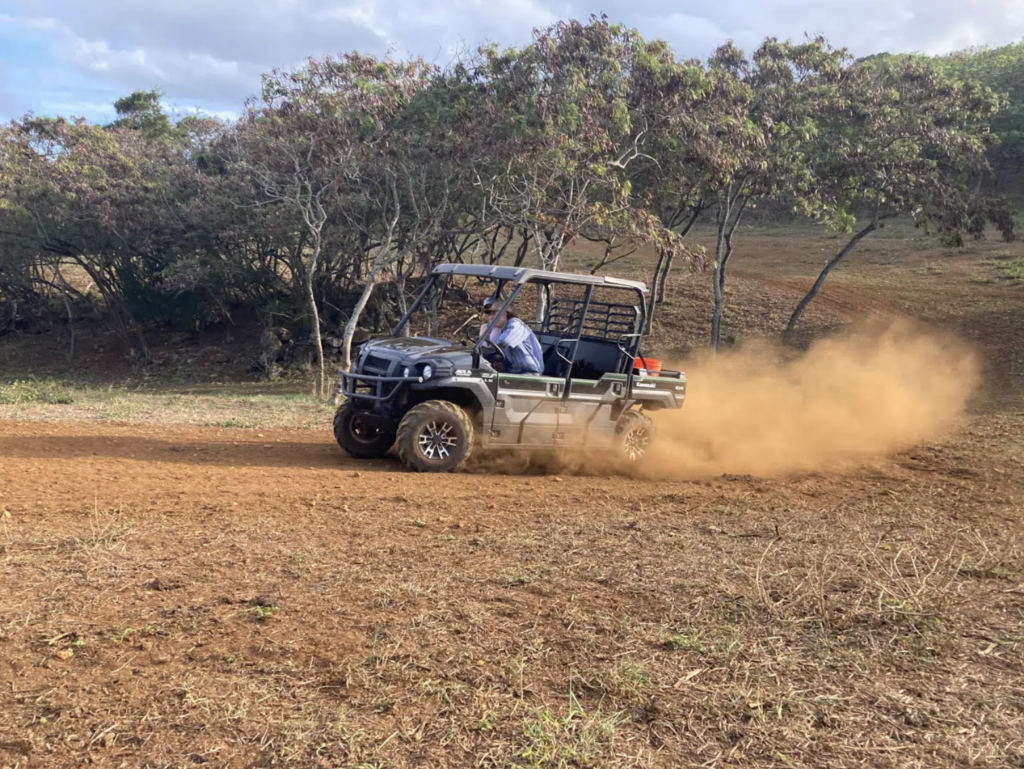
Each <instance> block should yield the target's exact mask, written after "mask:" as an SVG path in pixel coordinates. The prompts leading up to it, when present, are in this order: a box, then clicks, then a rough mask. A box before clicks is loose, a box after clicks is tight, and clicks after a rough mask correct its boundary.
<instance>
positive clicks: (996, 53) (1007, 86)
mask: <svg viewBox="0 0 1024 769" xmlns="http://www.w3.org/2000/svg"><path fill="white" fill-rule="evenodd" d="M934 63H935V65H936V66H937V67H938V68H939V70H940V71H941V72H943V73H944V74H946V75H947V76H950V77H953V78H957V79H960V80H973V81H975V82H977V83H979V84H981V85H985V86H988V87H989V88H991V89H992V90H993V91H995V92H996V93H997V94H1000V95H1004V96H1005V97H1006V100H1005V101H1004V102H1003V103H1002V105H1001V107H1000V109H999V110H998V111H997V112H995V113H994V114H992V116H991V117H989V118H988V120H987V123H988V126H989V128H990V129H991V131H992V136H993V137H994V139H995V141H994V142H993V143H992V144H991V145H990V146H989V149H988V158H989V163H990V166H991V168H992V170H993V171H994V176H995V179H994V181H995V187H996V188H997V189H998V188H999V187H1001V186H1002V185H1003V183H1004V180H1005V179H1006V177H1007V176H1008V175H1010V174H1017V173H1020V171H1021V170H1022V169H1024V42H1018V43H1010V44H1009V45H1004V46H1002V47H998V48H988V47H976V48H968V49H967V50H964V51H959V52H957V53H952V54H949V55H948V56H941V57H938V58H936V59H935V60H934Z"/></svg>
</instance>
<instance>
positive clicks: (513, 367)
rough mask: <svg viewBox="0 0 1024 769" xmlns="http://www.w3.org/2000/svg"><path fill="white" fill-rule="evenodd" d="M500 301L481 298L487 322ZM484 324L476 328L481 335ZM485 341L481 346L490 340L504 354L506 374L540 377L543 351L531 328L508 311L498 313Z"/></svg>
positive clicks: (498, 308) (493, 314) (496, 311)
mask: <svg viewBox="0 0 1024 769" xmlns="http://www.w3.org/2000/svg"><path fill="white" fill-rule="evenodd" d="M501 304H502V303H501V302H500V301H498V300H495V299H494V298H493V297H488V298H487V299H484V313H486V315H487V323H490V322H491V319H492V318H494V316H495V315H497V313H498V310H500V309H501ZM487 323H485V324H484V325H483V326H481V327H480V333H481V334H483V332H484V330H485V329H486V328H487ZM489 340H490V341H489V342H484V346H490V344H491V343H493V344H495V345H497V346H498V347H500V348H501V350H502V352H503V353H504V354H505V364H506V369H507V371H506V373H508V374H523V375H526V376H540V375H541V374H543V373H544V351H543V350H541V347H540V342H538V341H537V337H536V335H534V333H533V329H531V328H530V327H529V326H527V325H526V324H525V323H523V321H521V320H519V318H518V317H517V316H516V314H515V313H514V312H512V311H511V310H507V311H506V312H504V313H502V314H501V316H500V317H499V318H498V320H497V321H496V322H495V324H494V328H493V329H491V334H490V337H489Z"/></svg>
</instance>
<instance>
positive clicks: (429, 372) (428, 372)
mask: <svg viewBox="0 0 1024 769" xmlns="http://www.w3.org/2000/svg"><path fill="white" fill-rule="evenodd" d="M432 376H434V367H433V366H431V365H430V364H429V363H428V364H427V365H426V366H424V367H423V378H424V379H430V377H432Z"/></svg>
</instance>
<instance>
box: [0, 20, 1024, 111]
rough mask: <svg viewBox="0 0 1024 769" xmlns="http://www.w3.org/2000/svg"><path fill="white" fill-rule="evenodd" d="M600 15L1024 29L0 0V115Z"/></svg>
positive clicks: (698, 42)
mask: <svg viewBox="0 0 1024 769" xmlns="http://www.w3.org/2000/svg"><path fill="white" fill-rule="evenodd" d="M600 13H605V14H607V16H608V18H609V19H610V20H611V21H615V22H621V23H624V24H627V25H629V26H631V27H635V28H636V29H638V30H640V32H641V33H642V34H643V35H644V36H645V37H647V38H661V39H664V40H667V41H668V42H669V43H670V44H671V45H672V47H673V48H674V49H675V50H676V52H677V53H678V54H679V55H680V56H681V57H691V56H697V57H704V56H706V55H707V54H709V53H710V52H711V51H713V50H714V49H715V48H716V47H717V46H718V45H720V44H721V43H724V42H725V41H727V40H733V41H734V42H736V43H737V44H738V45H740V46H741V47H743V48H745V49H747V50H750V49H752V48H754V47H756V46H757V44H758V43H759V42H760V41H761V40H763V39H764V38H765V37H766V36H776V37H780V38H783V39H787V38H789V39H794V40H799V39H802V38H803V37H804V35H805V34H810V35H816V34H823V35H825V37H827V38H828V39H829V41H830V42H832V43H833V44H834V45H837V46H843V47H847V48H849V49H850V50H851V52H852V53H854V54H855V55H858V56H863V55H867V54H871V53H879V52H882V51H889V52H896V51H918V52H924V53H946V52H949V51H954V50H959V49H962V48H965V47H968V46H973V45H1002V44H1005V43H1009V42H1016V41H1019V40H1021V39H1022V38H1024V0H856V2H853V1H848V0H712V2H708V0H601V4H593V3H592V2H578V1H577V0H564V1H559V0H0V120H3V121H6V120H10V119H12V118H15V117H20V116H21V115H23V114H24V113H26V112H28V111H32V112H34V113H35V114H37V115H58V114H59V115H66V116H80V117H86V118H88V119H90V120H93V121H100V122H102V121H107V120H109V119H111V117H112V116H113V107H112V106H111V105H112V103H113V102H114V101H115V100H116V99H117V98H118V97H120V96H123V95H125V94H127V93H130V92H131V91H133V90H149V89H152V88H158V89H160V90H161V91H163V92H164V93H165V103H166V105H167V106H168V107H169V108H170V109H171V110H173V111H174V112H176V113H177V114H184V113H188V112H203V113H205V114H210V115H217V116H221V117H227V118H230V117H231V116H233V115H236V114H237V113H239V112H240V111H241V110H242V108H243V105H244V102H245V99H246V98H247V97H248V96H250V95H252V94H254V93H256V92H257V91H258V89H259V86H260V75H261V74H262V73H264V72H267V71H269V70H271V69H274V68H275V67H281V68H290V67H295V66H297V65H300V64H301V63H302V62H303V61H305V60H306V59H307V58H308V57H310V56H322V55H324V54H328V53H340V52H343V51H351V50H359V51H362V52H364V53H372V54H377V55H380V54H384V53H387V52H388V51H389V50H390V51H395V52H398V53H400V54H401V53H412V54H417V55H421V56H424V57H426V58H427V59H430V60H433V61H437V62H438V63H445V62H447V61H449V60H450V58H451V55H452V52H453V51H454V50H456V49H457V48H459V47H463V48H465V47H471V48H475V47H476V46H477V45H479V44H481V43H484V42H495V43H498V44H499V45H516V44H522V43H524V42H527V41H528V40H529V39H530V35H531V31H532V30H533V29H535V28H542V27H545V26H547V25H549V24H551V23H553V22H555V21H557V20H559V19H567V18H575V19H580V20H586V19H587V18H588V17H589V16H590V15H591V14H600Z"/></svg>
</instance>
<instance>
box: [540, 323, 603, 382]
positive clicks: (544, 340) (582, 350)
mask: <svg viewBox="0 0 1024 769" xmlns="http://www.w3.org/2000/svg"><path fill="white" fill-rule="evenodd" d="M561 340H562V337H560V336H558V335H557V334H538V335H537V341H538V342H540V346H541V350H542V351H543V352H544V376H550V377H558V378H562V377H564V376H565V375H566V365H567V364H566V362H565V361H564V360H562V358H561V357H560V356H559V355H558V349H559V348H558V343H559V341H561ZM570 349H571V347H570V345H568V344H563V345H562V347H561V351H562V354H563V355H564V354H566V353H568V352H569V350H570ZM621 363H622V351H621V350H620V349H619V347H618V345H617V344H616V343H615V342H613V341H611V340H608V339H594V338H586V337H584V338H581V339H580V343H579V347H578V348H577V350H576V361H575V363H573V367H572V376H573V378H580V379H595V380H596V379H600V378H601V376H602V375H603V374H617V373H618V372H619V371H620V368H621Z"/></svg>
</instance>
